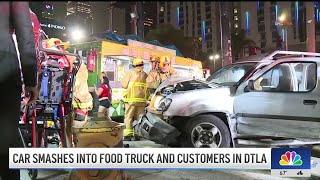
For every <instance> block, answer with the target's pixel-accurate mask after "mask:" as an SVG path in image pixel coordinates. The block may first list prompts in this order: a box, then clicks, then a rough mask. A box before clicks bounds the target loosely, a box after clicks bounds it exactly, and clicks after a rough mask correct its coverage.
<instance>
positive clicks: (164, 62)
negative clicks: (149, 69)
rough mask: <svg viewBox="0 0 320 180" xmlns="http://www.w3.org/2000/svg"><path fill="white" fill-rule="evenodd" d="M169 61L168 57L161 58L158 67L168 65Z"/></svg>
mask: <svg viewBox="0 0 320 180" xmlns="http://www.w3.org/2000/svg"><path fill="white" fill-rule="evenodd" d="M170 63H171V61H170V58H169V57H168V56H162V57H161V59H160V63H159V66H160V67H164V66H165V65H170Z"/></svg>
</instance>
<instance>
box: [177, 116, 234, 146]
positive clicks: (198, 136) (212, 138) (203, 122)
mask: <svg viewBox="0 0 320 180" xmlns="http://www.w3.org/2000/svg"><path fill="white" fill-rule="evenodd" d="M179 139H180V142H181V145H182V146H183V147H196V148H202V147H208V148H220V147H230V142H231V137H230V132H229V128H228V127H227V126H226V124H225V123H224V122H223V121H222V120H221V119H220V118H218V117H217V116H214V115H199V116H195V117H193V118H191V119H190V120H189V121H188V123H187V124H186V126H185V128H184V132H183V133H182V136H181V137H180V138H179Z"/></svg>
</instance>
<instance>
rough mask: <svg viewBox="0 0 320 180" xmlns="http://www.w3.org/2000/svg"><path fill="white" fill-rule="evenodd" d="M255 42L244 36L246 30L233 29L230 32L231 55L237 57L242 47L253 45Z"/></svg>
mask: <svg viewBox="0 0 320 180" xmlns="http://www.w3.org/2000/svg"><path fill="white" fill-rule="evenodd" d="M254 45H255V42H254V41H253V40H251V39H248V38H247V37H246V31H245V30H244V29H240V30H235V29H233V30H232V32H231V50H232V55H233V56H234V57H235V58H236V59H238V57H239V55H240V57H241V54H242V52H243V49H244V48H246V47H249V46H254Z"/></svg>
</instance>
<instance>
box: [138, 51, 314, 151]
mask: <svg viewBox="0 0 320 180" xmlns="http://www.w3.org/2000/svg"><path fill="white" fill-rule="evenodd" d="M284 55H285V56H284ZM278 56H282V57H278ZM306 56H319V57H320V54H317V53H307V52H290V51H275V52H274V53H272V54H270V55H268V56H266V57H263V58H262V59H257V60H254V61H249V62H242V63H235V64H231V65H228V66H225V67H223V68H222V69H220V70H219V71H217V72H216V73H214V74H213V75H212V76H211V77H209V78H208V79H207V81H200V80H195V79H192V78H190V79H186V78H183V77H174V76H173V77H171V78H169V79H167V80H166V81H165V82H163V83H162V84H161V85H160V86H159V88H158V89H157V90H156V93H155V95H154V96H153V97H152V99H151V102H150V104H149V106H148V107H147V108H146V113H145V114H144V115H143V116H142V117H141V118H140V119H139V121H138V123H137V124H136V125H135V129H136V131H137V132H138V133H140V135H141V136H142V137H144V138H147V139H149V140H152V141H154V142H156V143H160V144H165V145H171V146H172V145H173V146H182V147H211V148H215V147H230V146H236V145H238V144H248V143H250V144H254V145H258V144H261V145H267V146H272V145H293V144H294V145H299V144H300V145H301V144H318V143H320V105H319V104H318V103H317V102H318V101H320V94H319V92H320V86H319V85H318V83H317V82H318V81H319V75H318V73H317V72H318V71H319V70H320V69H319V66H320V58H318V57H306ZM319 103H320V102H319Z"/></svg>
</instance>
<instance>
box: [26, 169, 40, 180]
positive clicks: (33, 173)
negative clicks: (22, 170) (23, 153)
mask: <svg viewBox="0 0 320 180" xmlns="http://www.w3.org/2000/svg"><path fill="white" fill-rule="evenodd" d="M28 175H29V177H30V179H32V180H35V179H37V177H38V170H37V169H28Z"/></svg>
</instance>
